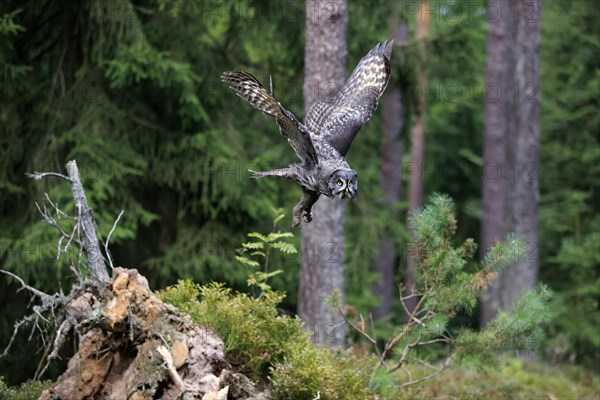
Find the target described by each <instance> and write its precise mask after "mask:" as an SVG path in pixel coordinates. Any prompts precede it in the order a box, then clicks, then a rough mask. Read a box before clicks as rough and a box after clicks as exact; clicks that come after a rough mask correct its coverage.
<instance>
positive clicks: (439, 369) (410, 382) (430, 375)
mask: <svg viewBox="0 0 600 400" xmlns="http://www.w3.org/2000/svg"><path fill="white" fill-rule="evenodd" d="M450 360H451V357H448V358H447V359H446V361H444V362H443V363H442V365H441V366H440V368H438V369H436V370H435V371H434V372H432V373H431V374H429V375H425V376H424V377H422V378H419V379H415V380H411V381H409V382H406V383H403V384H402V385H398V386H396V388H397V389H400V388H403V387H406V386H410V385H414V384H415V383H419V382H423V381H426V380H427V379H431V378H433V377H434V376H436V375H437V374H439V373H440V372H442V371H443V370H445V369H446V368H448V365H450Z"/></svg>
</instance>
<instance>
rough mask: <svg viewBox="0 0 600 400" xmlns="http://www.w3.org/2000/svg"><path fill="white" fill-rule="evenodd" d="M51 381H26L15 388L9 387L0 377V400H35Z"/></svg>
mask: <svg viewBox="0 0 600 400" xmlns="http://www.w3.org/2000/svg"><path fill="white" fill-rule="evenodd" d="M51 385H52V381H27V382H25V383H22V384H20V385H19V386H16V387H9V386H8V385H7V384H6V382H4V378H3V377H1V376H0V400H36V399H37V398H38V397H40V395H41V394H42V392H43V391H44V390H45V389H48V388H49V387H50V386H51Z"/></svg>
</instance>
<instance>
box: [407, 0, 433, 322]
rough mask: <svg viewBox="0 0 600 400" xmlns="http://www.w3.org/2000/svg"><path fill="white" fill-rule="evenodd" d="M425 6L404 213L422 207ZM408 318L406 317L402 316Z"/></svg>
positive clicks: (420, 16) (419, 16)
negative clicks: (405, 210) (415, 110)
mask: <svg viewBox="0 0 600 400" xmlns="http://www.w3.org/2000/svg"><path fill="white" fill-rule="evenodd" d="M429 9H430V7H429V3H428V2H426V1H424V2H422V3H419V10H418V12H417V13H416V14H415V16H416V22H417V28H416V32H415V38H416V40H417V41H418V42H419V43H418V46H419V53H420V57H419V58H420V63H421V67H419V68H418V69H417V85H418V90H417V93H418V96H417V112H416V113H415V118H414V126H413V128H412V131H411V135H410V164H411V169H410V170H411V175H410V178H409V183H408V211H409V213H410V212H413V211H415V210H417V209H418V208H419V207H421V205H422V204H423V179H424V177H425V175H424V174H423V170H424V160H425V93H426V92H427V90H426V86H427V75H426V73H425V70H424V68H423V67H422V66H423V65H424V64H425V63H424V60H425V56H426V55H425V46H424V44H423V43H422V40H423V39H424V38H425V37H426V36H427V34H428V33H429V17H430V14H429V12H428V10H429ZM408 250H409V251H408V254H407V258H406V260H407V264H406V277H405V279H404V281H405V285H406V287H407V288H408V291H409V292H410V291H411V290H412V286H413V285H414V281H415V279H414V270H415V264H416V259H415V257H413V256H412V251H411V249H410V248H409V249H408ZM416 304H417V298H416V297H412V298H410V299H407V300H406V307H407V309H408V311H409V312H410V311H412V310H413V309H414V307H415V306H416ZM406 318H408V315H407V316H406Z"/></svg>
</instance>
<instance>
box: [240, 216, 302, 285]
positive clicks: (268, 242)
mask: <svg viewBox="0 0 600 400" xmlns="http://www.w3.org/2000/svg"><path fill="white" fill-rule="evenodd" d="M273 212H274V214H275V217H274V219H273V229H272V230H271V233H269V234H268V235H266V236H265V235H263V234H260V233H257V232H251V233H249V234H248V237H250V238H255V239H256V240H255V241H250V242H246V243H242V248H241V249H240V250H239V254H240V255H239V256H236V257H235V259H236V260H237V261H238V262H239V263H240V264H242V265H243V266H245V267H246V268H248V269H254V268H257V267H260V266H261V264H260V263H259V262H258V261H256V260H261V261H262V263H263V264H262V268H263V270H262V271H256V272H252V270H251V271H249V272H248V281H247V282H248V286H253V287H258V288H259V289H260V290H261V293H260V296H262V295H263V294H264V293H265V292H267V291H270V290H272V288H271V286H270V285H269V284H268V283H267V281H268V280H269V278H272V277H274V276H277V275H279V274H281V273H282V272H283V270H281V269H276V270H274V271H269V260H270V259H271V258H272V257H273V256H274V255H275V254H274V253H275V252H280V253H281V254H283V255H291V254H296V253H298V250H297V249H296V246H295V245H294V244H293V243H289V242H286V241H283V240H282V239H283V238H290V237H294V234H293V233H291V232H281V231H277V232H275V229H276V228H277V223H278V222H279V221H281V220H282V219H283V218H284V217H285V214H284V213H283V210H282V209H277V210H275V209H274V210H273ZM244 254H246V255H247V256H245V255H244Z"/></svg>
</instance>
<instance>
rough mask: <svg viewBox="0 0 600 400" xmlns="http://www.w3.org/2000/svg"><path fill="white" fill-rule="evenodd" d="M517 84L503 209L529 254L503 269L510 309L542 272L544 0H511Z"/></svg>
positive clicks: (503, 294) (503, 293)
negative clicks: (539, 213)
mask: <svg viewBox="0 0 600 400" xmlns="http://www.w3.org/2000/svg"><path fill="white" fill-rule="evenodd" d="M512 7H513V16H514V27H513V42H514V45H513V46H512V52H513V68H514V86H513V87H512V88H513V89H514V90H513V91H512V92H513V93H512V94H513V95H514V96H513V99H512V100H513V101H511V102H510V106H511V107H510V110H509V115H510V116H511V118H510V119H509V127H508V151H507V160H508V163H509V166H510V169H511V170H510V171H509V172H510V176H511V179H510V180H508V185H507V188H506V189H507V190H506V191H505V193H506V195H507V198H506V203H505V213H506V214H505V215H506V222H507V225H508V226H507V231H508V232H514V233H516V234H517V235H519V236H520V237H521V238H522V239H523V240H524V241H525V245H526V248H525V254H524V255H523V256H521V257H519V259H518V260H517V261H516V262H515V263H514V264H511V265H509V266H508V268H506V270H505V271H503V273H502V274H501V275H500V293H499V303H500V308H501V309H503V310H506V309H509V308H510V307H511V306H512V304H513V303H514V302H515V301H516V300H517V299H518V297H519V296H520V295H521V294H522V292H523V291H524V290H526V289H532V288H534V287H535V285H536V283H537V276H538V234H537V229H538V203H539V196H540V190H539V184H538V173H539V166H540V164H539V159H540V123H539V119H540V41H541V12H542V2H541V0H518V1H514V2H513V5H512Z"/></svg>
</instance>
